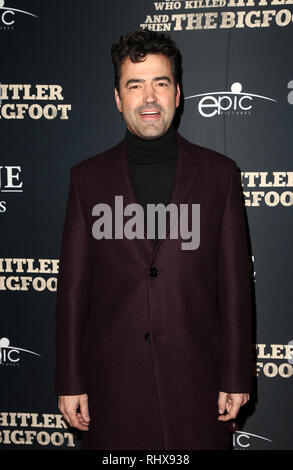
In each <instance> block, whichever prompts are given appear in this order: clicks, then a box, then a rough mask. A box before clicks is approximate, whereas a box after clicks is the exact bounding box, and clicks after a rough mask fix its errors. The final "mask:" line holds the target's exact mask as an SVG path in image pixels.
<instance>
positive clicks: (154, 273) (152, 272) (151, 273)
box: [149, 268, 158, 277]
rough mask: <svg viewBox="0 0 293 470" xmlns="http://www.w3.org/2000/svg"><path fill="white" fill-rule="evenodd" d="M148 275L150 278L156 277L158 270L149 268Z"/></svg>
mask: <svg viewBox="0 0 293 470" xmlns="http://www.w3.org/2000/svg"><path fill="white" fill-rule="evenodd" d="M149 274H150V276H152V277H156V276H157V275H158V270H157V268H150V270H149Z"/></svg>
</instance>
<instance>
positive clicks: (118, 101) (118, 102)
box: [114, 88, 122, 113]
mask: <svg viewBox="0 0 293 470" xmlns="http://www.w3.org/2000/svg"><path fill="white" fill-rule="evenodd" d="M114 93H115V101H116V106H117V108H118V111H120V113H122V105H121V99H120V96H119V93H118V91H117V88H115V89H114Z"/></svg>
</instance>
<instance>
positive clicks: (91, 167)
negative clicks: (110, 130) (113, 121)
mask: <svg viewBox="0 0 293 470" xmlns="http://www.w3.org/2000/svg"><path fill="white" fill-rule="evenodd" d="M124 140H125V139H123V140H121V141H120V142H118V143H117V144H116V145H115V146H113V147H111V148H109V149H107V150H104V151H103V152H101V153H98V154H96V155H93V156H91V157H88V158H85V159H84V160H81V161H80V162H78V163H76V164H75V165H73V166H72V167H71V173H72V174H73V175H74V176H76V177H77V178H83V177H85V176H86V175H88V174H91V173H92V172H93V171H95V170H96V169H97V168H102V167H103V166H104V164H105V163H108V162H110V161H111V159H112V158H113V157H115V155H116V154H117V152H118V153H119V152H120V150H121V147H122V145H123V143H124Z"/></svg>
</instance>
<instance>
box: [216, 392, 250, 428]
mask: <svg viewBox="0 0 293 470" xmlns="http://www.w3.org/2000/svg"><path fill="white" fill-rule="evenodd" d="M248 400H249V393H226V392H219V398H218V411H219V414H220V415H222V416H218V420H219V421H228V420H229V419H234V418H236V416H237V414H238V411H239V409H240V406H243V405H245V404H246V403H247V402H248ZM225 410H226V411H227V414H225V415H224V414H223V413H224V412H225Z"/></svg>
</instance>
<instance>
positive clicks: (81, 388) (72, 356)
mask: <svg viewBox="0 0 293 470" xmlns="http://www.w3.org/2000/svg"><path fill="white" fill-rule="evenodd" d="M89 241H90V239H89V233H88V230H87V229H86V223H85V219H84V214H83V210H82V207H81V204H80V200H79V196H78V191H77V186H76V182H75V178H74V167H73V168H71V170H70V187H69V194H68V200H67V207H66V213H65V221H64V226H63V235H62V242H61V250H60V257H59V274H58V284H57V294H56V310H55V313H56V315H55V319H56V323H55V325H56V326H55V339H56V349H55V351H56V359H55V394H56V395H79V394H82V393H86V389H85V382H84V377H83V371H82V364H81V339H82V332H83V329H84V326H85V323H86V318H87V314H88V291H89V281H90V256H89Z"/></svg>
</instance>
